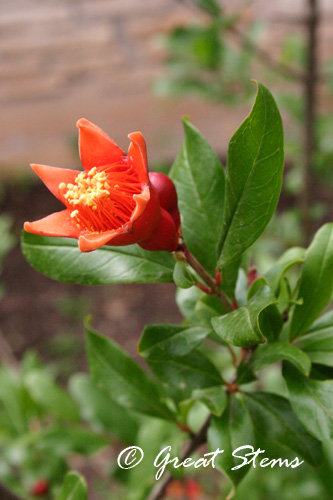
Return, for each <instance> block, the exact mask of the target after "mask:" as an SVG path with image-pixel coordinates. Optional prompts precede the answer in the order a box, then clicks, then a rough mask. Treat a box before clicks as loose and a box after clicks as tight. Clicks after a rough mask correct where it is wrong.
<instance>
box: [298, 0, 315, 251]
mask: <svg viewBox="0 0 333 500" xmlns="http://www.w3.org/2000/svg"><path fill="white" fill-rule="evenodd" d="M307 2H308V8H309V19H308V24H307V30H308V32H307V67H306V78H305V81H304V99H305V128H304V187H303V191H302V196H301V209H302V222H303V230H304V238H305V243H306V244H307V243H309V240H310V238H311V215H310V209H311V201H312V197H311V193H312V189H313V186H312V184H313V182H312V170H313V164H314V155H315V151H316V137H315V125H316V104H317V84H318V55H317V47H318V23H319V12H318V10H319V9H318V4H317V0H307Z"/></svg>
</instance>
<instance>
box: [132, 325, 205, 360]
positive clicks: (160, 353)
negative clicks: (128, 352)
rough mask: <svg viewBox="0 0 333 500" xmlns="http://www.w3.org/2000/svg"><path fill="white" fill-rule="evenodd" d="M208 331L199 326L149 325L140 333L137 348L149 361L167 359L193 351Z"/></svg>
mask: <svg viewBox="0 0 333 500" xmlns="http://www.w3.org/2000/svg"><path fill="white" fill-rule="evenodd" d="M210 331H211V329H207V328H204V327H200V326H198V327H190V328H189V327H187V326H181V325H149V326H146V328H145V329H144V331H143V333H142V336H141V338H140V341H139V345H138V350H139V353H140V355H141V356H142V357H143V358H145V359H147V360H149V361H168V360H170V359H173V358H179V357H182V356H185V355H186V354H188V353H190V352H191V351H193V349H195V348H196V347H197V346H198V345H199V344H201V342H202V341H203V340H204V339H205V338H206V337H207V335H208V334H209V333H210Z"/></svg>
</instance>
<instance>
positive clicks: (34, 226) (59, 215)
mask: <svg viewBox="0 0 333 500" xmlns="http://www.w3.org/2000/svg"><path fill="white" fill-rule="evenodd" d="M24 229H25V230H26V231H27V232H28V233H33V234H39V235H40V236H61V237H64V238H78V237H79V235H80V232H81V230H80V229H79V228H77V227H76V226H75V224H74V223H73V221H72V218H71V216H70V212H69V210H62V211H61V212H55V213H53V214H51V215H48V216H47V217H44V219H40V220H37V221H35V222H25V223H24Z"/></svg>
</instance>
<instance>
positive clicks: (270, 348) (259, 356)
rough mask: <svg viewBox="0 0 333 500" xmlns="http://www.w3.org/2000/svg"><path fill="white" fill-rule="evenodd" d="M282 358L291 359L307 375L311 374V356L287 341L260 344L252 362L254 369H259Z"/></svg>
mask: <svg viewBox="0 0 333 500" xmlns="http://www.w3.org/2000/svg"><path fill="white" fill-rule="evenodd" d="M281 359H284V360H286V361H290V363H293V365H295V366H296V367H297V368H298V369H299V370H300V371H301V372H303V373H304V374H305V375H309V373H310V370H311V360H310V358H309V357H308V356H307V355H306V354H305V353H304V352H302V351H301V350H300V349H297V347H295V346H294V345H292V344H289V343H286V342H274V343H273V344H267V345H262V346H259V347H258V349H257V350H256V351H255V353H254V355H253V358H252V360H251V363H250V364H251V367H252V368H253V370H255V371H257V370H260V369H261V368H264V367H265V366H269V365H272V364H274V363H277V362H278V361H281Z"/></svg>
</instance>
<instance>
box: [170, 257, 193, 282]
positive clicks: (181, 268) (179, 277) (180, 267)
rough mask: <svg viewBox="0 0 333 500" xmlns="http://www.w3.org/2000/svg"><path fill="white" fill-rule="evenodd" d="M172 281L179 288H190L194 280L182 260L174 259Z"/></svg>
mask: <svg viewBox="0 0 333 500" xmlns="http://www.w3.org/2000/svg"><path fill="white" fill-rule="evenodd" d="M173 281H174V282H175V283H176V285H177V286H179V287H180V288H191V286H193V285H194V280H193V278H192V276H191V275H190V273H189V271H188V269H187V264H186V262H184V261H183V260H177V261H176V264H175V267H174V270H173Z"/></svg>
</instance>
